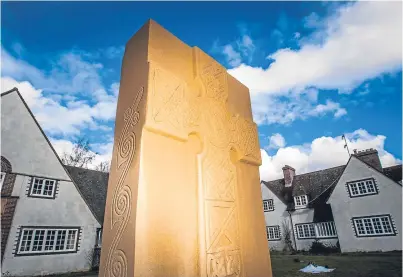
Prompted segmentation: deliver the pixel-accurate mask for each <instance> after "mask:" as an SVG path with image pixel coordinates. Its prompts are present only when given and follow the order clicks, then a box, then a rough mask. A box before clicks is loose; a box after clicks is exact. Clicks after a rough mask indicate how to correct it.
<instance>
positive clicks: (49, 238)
mask: <svg viewBox="0 0 403 277" xmlns="http://www.w3.org/2000/svg"><path fill="white" fill-rule="evenodd" d="M55 237H56V230H48V232H47V234H46V243H45V250H49V251H50V250H53V246H54V243H55Z"/></svg>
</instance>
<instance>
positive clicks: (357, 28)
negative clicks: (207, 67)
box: [229, 1, 402, 94]
mask: <svg viewBox="0 0 403 277" xmlns="http://www.w3.org/2000/svg"><path fill="white" fill-rule="evenodd" d="M401 5H402V4H401V3H400V2H374V1H370V2H363V1H358V2H354V3H353V4H348V5H344V6H342V7H340V8H339V9H338V10H337V11H336V12H335V13H334V14H333V15H332V16H330V17H328V18H326V19H324V20H323V22H322V23H323V25H324V26H325V28H320V29H319V30H318V31H317V32H316V34H314V35H313V36H312V38H317V37H323V38H324V39H323V43H318V42H317V40H316V39H313V40H307V41H306V42H305V43H304V44H303V45H302V46H301V49H299V50H291V49H288V48H285V49H280V50H278V51H276V52H275V53H273V54H271V55H270V56H269V58H270V59H272V60H273V63H271V64H270V66H269V67H268V68H267V69H263V68H260V67H251V66H248V65H245V64H241V65H240V66H238V67H237V68H233V69H230V70H229V73H230V74H231V75H233V76H234V77H235V78H237V79H238V80H240V81H241V82H243V83H244V84H245V85H247V86H248V87H249V88H250V90H251V93H252V94H259V93H262V94H282V93H285V92H287V91H289V90H291V89H297V90H301V89H304V88H306V87H312V86H314V87H316V88H319V89H342V90H351V89H352V88H355V87H357V86H358V85H360V84H361V83H362V82H363V81H365V80H368V79H371V78H374V77H377V76H379V75H381V74H385V73H392V72H395V71H398V70H401V56H402V24H401V22H402V6H401Z"/></svg>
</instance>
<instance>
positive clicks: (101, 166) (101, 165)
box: [95, 162, 111, 172]
mask: <svg viewBox="0 0 403 277" xmlns="http://www.w3.org/2000/svg"><path fill="white" fill-rule="evenodd" d="M110 166H111V165H110V163H109V162H100V163H99V164H98V165H97V166H96V167H95V170H98V171H102V172H109V168H110Z"/></svg>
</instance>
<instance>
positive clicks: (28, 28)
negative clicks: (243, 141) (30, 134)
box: [1, 2, 402, 179]
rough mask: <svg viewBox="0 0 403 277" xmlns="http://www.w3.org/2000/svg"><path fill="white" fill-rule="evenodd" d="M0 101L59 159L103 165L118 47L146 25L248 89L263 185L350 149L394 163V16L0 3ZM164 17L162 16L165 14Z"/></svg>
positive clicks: (246, 5) (393, 11)
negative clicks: (31, 122)
mask: <svg viewBox="0 0 403 277" xmlns="http://www.w3.org/2000/svg"><path fill="white" fill-rule="evenodd" d="M1 8H2V10H1V13H2V14H1V16H2V22H1V23H2V24H1V35H2V36H1V56H2V66H1V69H2V74H1V75H2V91H4V90H6V89H9V88H11V87H14V86H17V87H19V89H20V91H21V93H22V94H23V96H24V98H25V99H26V100H27V102H28V105H29V106H30V107H31V109H32V110H33V112H34V114H35V116H36V117H37V118H38V120H39V122H40V124H41V125H42V127H43V128H44V130H45V132H46V133H47V135H48V136H49V137H50V138H51V141H52V143H53V144H54V146H55V148H56V150H57V151H58V152H59V153H62V152H63V151H68V149H69V148H71V146H72V142H74V140H75V139H76V138H77V137H79V136H85V137H87V138H89V139H90V141H91V143H92V146H93V151H96V152H97V153H98V157H97V162H99V161H102V160H107V159H109V158H110V154H111V150H112V143H113V126H114V116H115V108H116V95H117V92H118V87H119V78H120V66H121V61H122V57H123V51H124V45H125V43H126V42H127V41H128V39H129V38H130V37H131V36H132V35H133V34H134V33H135V32H136V31H137V30H138V29H139V28H140V27H141V26H142V25H143V24H144V23H145V22H146V20H147V19H148V18H152V19H154V20H156V21H157V22H158V23H160V24H161V25H162V26H164V27H165V28H166V29H168V30H169V31H170V32H172V33H173V34H175V35H176V36H177V37H179V38H180V39H181V40H183V41H184V42H185V43H187V44H189V45H197V46H199V47H200V48H201V49H203V50H204V51H206V52H207V53H209V54H210V55H211V56H212V57H214V58H215V59H216V60H218V61H219V62H220V63H222V64H223V65H224V66H226V67H227V68H228V72H229V73H230V74H232V75H233V76H235V77H236V78H238V79H239V80H240V81H242V82H243V83H244V84H246V85H247V86H248V87H249V88H250V91H251V98H252V109H253V113H254V119H255V122H256V123H258V125H259V135H260V143H261V148H262V158H263V165H262V167H261V176H262V178H265V179H273V178H278V177H281V167H282V166H283V165H284V164H286V163H287V164H289V165H291V166H293V167H295V168H296V170H297V173H302V172H307V171H311V170H317V169H321V168H325V167H329V166H336V165H340V164H343V163H345V162H346V159H347V158H348V156H347V153H346V151H345V149H344V148H343V142H342V140H341V137H340V136H341V135H342V134H343V133H344V134H346V135H347V138H348V143H349V146H350V148H351V149H353V148H357V149H359V150H360V149H365V148H376V149H377V150H378V152H379V154H380V157H381V161H382V163H383V164H384V166H388V165H392V164H396V163H400V162H401V159H402V154H401V153H402V70H401V66H402V61H401V55H402V28H401V26H402V25H401V24H402V22H401V21H402V12H401V11H402V9H401V3H398V2H394V3H380V2H378V3H377V2H253V3H251V2H172V3H170V2H19V3H18V2H2V3H1ZM168 11H169V12H168Z"/></svg>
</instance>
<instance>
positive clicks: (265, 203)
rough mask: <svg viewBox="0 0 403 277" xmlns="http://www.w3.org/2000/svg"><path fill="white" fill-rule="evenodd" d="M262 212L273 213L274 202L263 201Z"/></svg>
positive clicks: (271, 200)
mask: <svg viewBox="0 0 403 277" xmlns="http://www.w3.org/2000/svg"><path fill="white" fill-rule="evenodd" d="M263 211H265V212H271V211H274V201H273V199H267V200H263Z"/></svg>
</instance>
